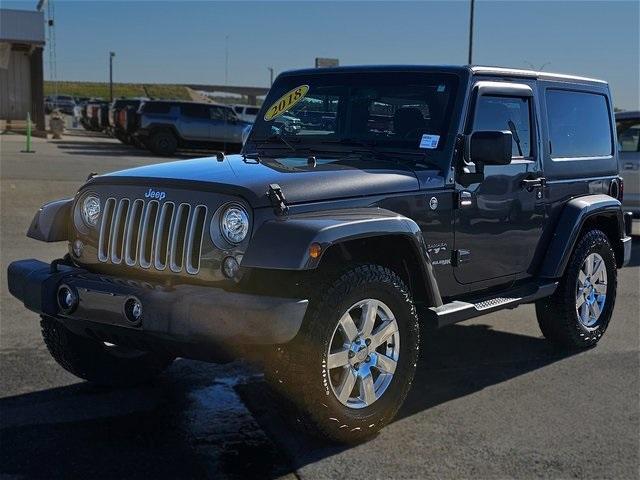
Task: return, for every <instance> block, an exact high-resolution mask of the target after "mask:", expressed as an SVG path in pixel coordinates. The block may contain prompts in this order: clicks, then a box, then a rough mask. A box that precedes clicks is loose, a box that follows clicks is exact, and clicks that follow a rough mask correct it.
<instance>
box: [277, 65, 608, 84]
mask: <svg viewBox="0 0 640 480" xmlns="http://www.w3.org/2000/svg"><path fill="white" fill-rule="evenodd" d="M358 72H374V73H375V72H441V73H455V74H461V73H469V74H472V75H486V76H506V77H519V78H535V79H541V80H559V81H565V82H579V83H600V84H602V83H607V82H605V81H604V80H598V79H595V78H587V77H580V76H576V75H565V74H562V73H550V72H544V71H537V70H527V69H518V68H504V67H491V66H481V65H357V66H348V67H330V68H305V69H301V70H289V71H287V72H283V73H282V74H281V75H283V76H288V75H322V74H331V73H358Z"/></svg>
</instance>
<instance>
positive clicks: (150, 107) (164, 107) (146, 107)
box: [142, 102, 171, 113]
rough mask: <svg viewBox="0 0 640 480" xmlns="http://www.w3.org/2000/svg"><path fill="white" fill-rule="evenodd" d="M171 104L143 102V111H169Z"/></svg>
mask: <svg viewBox="0 0 640 480" xmlns="http://www.w3.org/2000/svg"><path fill="white" fill-rule="evenodd" d="M170 110H171V104H169V103H164V102H146V103H143V104H142V111H143V113H169V111H170Z"/></svg>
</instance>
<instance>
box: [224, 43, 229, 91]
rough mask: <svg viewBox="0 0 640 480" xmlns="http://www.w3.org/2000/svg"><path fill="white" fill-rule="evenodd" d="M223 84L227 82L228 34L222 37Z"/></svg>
mask: <svg viewBox="0 0 640 480" xmlns="http://www.w3.org/2000/svg"><path fill="white" fill-rule="evenodd" d="M224 84H225V85H228V84H229V35H225V37H224Z"/></svg>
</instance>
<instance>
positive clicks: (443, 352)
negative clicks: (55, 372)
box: [0, 324, 568, 478]
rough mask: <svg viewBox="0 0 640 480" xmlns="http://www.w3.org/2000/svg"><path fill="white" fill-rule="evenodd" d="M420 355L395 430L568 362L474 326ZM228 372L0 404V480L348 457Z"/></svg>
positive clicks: (258, 382) (448, 331)
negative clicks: (439, 407)
mask: <svg viewBox="0 0 640 480" xmlns="http://www.w3.org/2000/svg"><path fill="white" fill-rule="evenodd" d="M422 352H423V354H422V356H421V359H420V361H419V365H418V371H417V374H416V377H415V380H414V384H413V388H412V390H411V392H410V394H409V396H408V398H407V400H406V402H405V404H404V406H403V408H402V409H401V411H400V413H399V415H398V417H397V419H396V420H399V419H402V418H406V417H410V416H412V415H415V414H419V413H420V412H423V411H425V410H428V409H430V408H432V407H435V406H437V405H440V404H443V403H446V402H448V401H451V400H453V399H456V398H459V397H462V396H465V395H469V394H472V393H474V392H476V391H479V390H482V389H483V388H486V387H488V386H491V385H494V384H497V383H500V382H504V381H507V380H509V379H511V378H514V377H517V376H519V375H523V374H526V373H528V372H531V371H532V370H535V369H538V368H542V367H544V366H546V365H548V364H550V363H553V362H556V361H558V360H561V359H563V358H566V357H567V356H568V354H566V353H561V352H559V351H557V350H555V349H553V348H552V347H551V346H550V345H549V344H548V343H547V342H546V341H545V340H543V339H542V338H536V337H530V336H526V335H518V334H514V333H509V332H503V331H497V330H493V329H492V328H491V327H489V326H487V325H481V324H474V325H454V326H451V327H447V328H445V329H442V330H437V331H431V330H425V331H424V332H423V347H422ZM229 365H231V366H229ZM234 365H235V363H234V364H228V365H212V364H205V363H201V362H193V361H188V360H179V361H177V362H176V363H175V364H174V365H173V366H172V367H171V368H170V369H169V371H168V372H167V373H166V374H165V375H163V376H161V377H160V378H159V379H158V380H157V381H156V382H155V383H154V384H152V385H151V386H147V387H139V388H128V389H108V388H101V387H96V386H92V385H90V384H88V383H77V384H74V385H70V386H66V387H59V388H53V389H49V390H44V391H39V392H33V393H27V394H22V395H16V396H13V397H7V398H4V399H0V420H1V422H0V423H1V428H2V430H1V431H0V444H1V445H2V448H1V449H0V475H18V476H20V477H25V478H44V477H46V478H70V477H73V478H85V477H92V478H194V477H197V478H202V477H207V476H215V477H216V478H278V477H281V476H283V475H286V474H288V473H292V472H295V470H296V469H298V468H300V467H302V466H304V465H307V464H310V463H313V462H317V461H318V460H321V459H323V458H327V457H330V456H333V455H336V454H338V453H340V452H341V451H344V450H346V449H348V448H350V447H348V446H336V445H330V444H327V443H324V442H322V441H319V440H317V439H315V438H312V437H310V436H307V435H306V434H304V433H302V432H300V431H298V430H297V429H294V428H291V426H290V424H289V423H288V422H287V421H286V420H285V418H284V417H283V415H286V412H285V411H283V409H282V406H281V401H280V400H279V399H278V398H277V396H276V395H275V394H274V393H273V392H272V391H271V390H270V388H269V387H268V386H267V384H266V383H265V382H264V380H262V377H261V376H260V375H259V374H256V372H255V370H253V369H252V367H249V366H247V365H246V364H242V363H239V364H237V365H236V366H234ZM376 441H377V439H376V438H373V439H372V440H370V442H372V443H373V444H374V445H375V442H376ZM212 474H213V475H212Z"/></svg>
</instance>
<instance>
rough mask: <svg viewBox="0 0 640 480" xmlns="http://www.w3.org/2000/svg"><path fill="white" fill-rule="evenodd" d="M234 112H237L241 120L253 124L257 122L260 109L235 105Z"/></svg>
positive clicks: (252, 106)
mask: <svg viewBox="0 0 640 480" xmlns="http://www.w3.org/2000/svg"><path fill="white" fill-rule="evenodd" d="M233 111H234V112H236V115H237V117H238V118H239V119H240V120H244V121H245V122H251V123H253V122H255V121H256V116H257V115H258V112H259V111H260V107H256V106H255V105H234V106H233Z"/></svg>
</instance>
